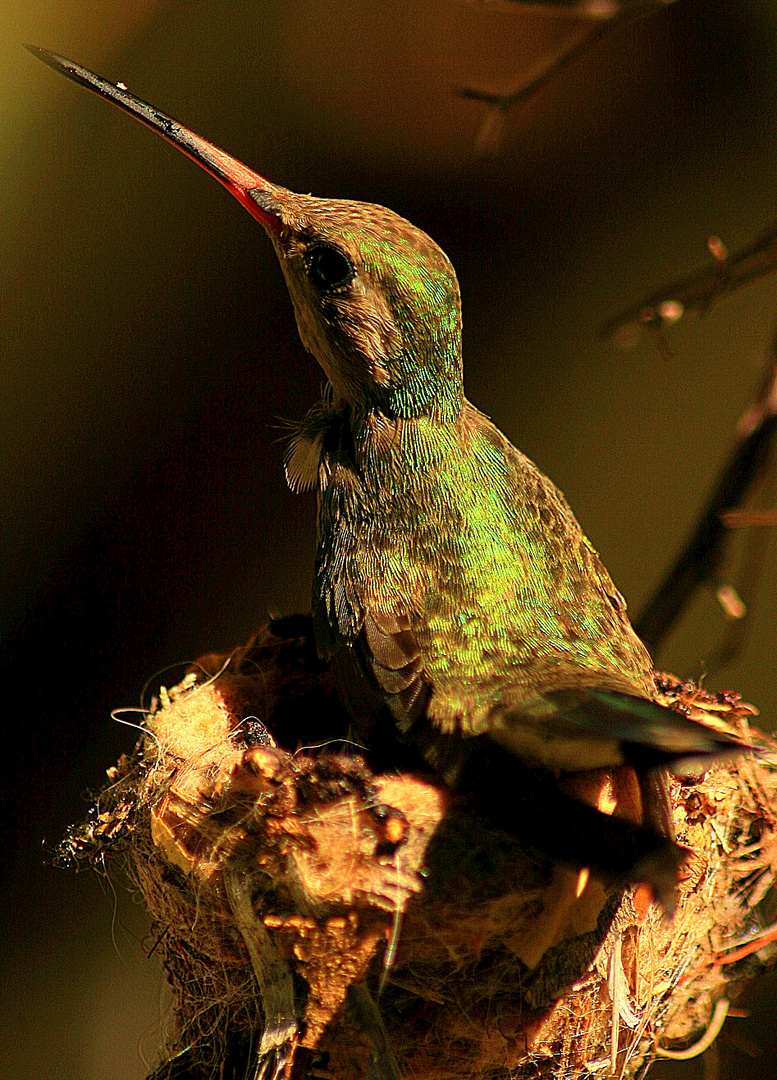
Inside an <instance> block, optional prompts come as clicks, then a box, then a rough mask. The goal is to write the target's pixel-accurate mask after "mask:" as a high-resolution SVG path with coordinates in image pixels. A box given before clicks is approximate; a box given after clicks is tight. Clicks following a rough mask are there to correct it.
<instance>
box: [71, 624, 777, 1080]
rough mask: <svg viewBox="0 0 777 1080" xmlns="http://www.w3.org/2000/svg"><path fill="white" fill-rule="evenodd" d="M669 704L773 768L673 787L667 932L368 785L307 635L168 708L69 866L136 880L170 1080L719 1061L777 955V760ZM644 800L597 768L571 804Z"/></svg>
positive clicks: (380, 786) (459, 815)
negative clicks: (740, 1008) (163, 999)
mask: <svg viewBox="0 0 777 1080" xmlns="http://www.w3.org/2000/svg"><path fill="white" fill-rule="evenodd" d="M658 688H659V692H660V696H661V700H662V701H663V702H664V703H665V704H667V705H672V706H675V707H677V708H679V709H681V710H683V711H684V712H686V713H687V714H688V715H689V716H690V717H692V718H693V719H696V720H699V721H701V722H703V723H706V724H709V725H712V726H715V727H718V728H721V729H723V730H726V731H729V732H732V733H734V734H736V735H737V736H738V737H739V738H743V739H745V740H747V741H749V742H751V743H752V745H753V746H754V747H756V748H758V752H756V753H755V754H753V755H746V756H742V757H740V758H738V759H736V760H734V761H730V762H726V763H724V764H720V765H717V766H716V767H714V768H711V769H710V770H709V771H708V772H707V773H706V774H704V775H703V776H701V777H697V778H694V779H690V778H686V779H675V778H673V779H672V781H671V783H672V800H673V804H674V812H675V820H676V827H677V837H678V841H679V842H680V843H681V844H683V845H685V846H686V847H688V848H689V849H691V851H692V856H691V858H690V860H689V863H688V865H687V867H686V873H685V877H684V880H683V881H682V882H681V884H680V899H679V905H678V910H677V914H676V916H675V918H674V921H673V922H672V923H669V922H667V921H666V920H665V919H663V918H662V916H661V914H660V912H659V911H657V910H656V908H655V905H651V903H650V899H651V898H650V895H649V893H647V892H646V890H645V889H644V887H638V888H637V889H635V890H634V889H632V890H627V891H625V892H624V891H623V889H618V888H615V887H613V886H610V887H606V886H605V885H604V884H602V883H601V882H600V881H597V880H595V879H594V878H592V877H591V876H590V875H588V873H587V872H586V871H585V870H582V871H581V870H579V869H572V868H567V867H562V866H558V865H553V864H552V863H551V862H550V861H548V860H547V859H544V858H543V857H541V856H539V855H536V854H532V853H531V852H528V851H527V850H526V849H525V847H522V846H521V845H520V844H519V843H518V842H517V841H516V840H515V839H514V838H512V837H511V836H509V835H507V834H505V833H503V832H501V831H499V830H498V829H496V828H495V827H494V826H493V824H490V823H489V822H487V821H484V820H483V819H481V818H480V817H479V816H478V814H477V807H473V806H471V805H467V804H466V803H462V802H461V801H457V799H455V798H454V797H453V796H452V795H451V794H450V792H448V791H446V790H445V789H444V788H442V787H441V786H439V785H437V784H435V782H434V781H433V780H431V779H430V778H428V777H422V776H418V775H410V774H405V773H402V772H397V771H396V770H393V771H388V770H386V771H383V772H375V771H373V770H371V769H370V768H369V767H368V765H367V764H366V762H365V760H364V758H363V757H361V756H360V754H359V748H357V747H353V746H351V745H349V744H348V743H347V742H346V741H344V739H345V735H346V733H347V727H348V721H347V717H346V716H345V715H344V714H343V712H342V709H341V707H340V705H339V703H338V700H337V697H336V694H335V691H334V687H333V685H332V683H331V681H330V677H329V675H328V672H327V671H326V669H325V668H324V667H323V666H322V665H321V664H320V663H319V662H318V661H317V659H316V657H315V652H314V649H313V647H312V644H311V635H310V625H309V621H308V620H307V619H306V618H304V617H302V616H299V617H293V618H291V619H286V620H282V621H279V622H276V623H274V624H271V627H269V628H266V629H264V630H263V631H260V632H259V634H257V635H256V637H255V638H254V639H253V640H252V641H251V642H250V643H249V644H248V646H246V647H245V648H244V649H241V650H239V651H238V652H236V653H234V654H232V655H231V656H230V657H220V658H219V657H209V658H205V659H204V660H202V661H200V662H199V664H198V665H196V667H195V668H194V669H192V670H191V671H190V672H189V673H188V674H187V676H186V677H185V678H184V680H183V681H182V682H181V683H180V685H178V686H177V687H175V688H174V689H172V690H170V691H165V690H164V689H163V690H162V691H161V692H160V695H159V699H158V701H156V702H155V703H154V705H153V707H152V709H151V710H150V711H149V713H148V715H147V716H146V718H145V724H144V727H145V733H144V735H143V737H142V738H141V740H140V742H139V744H138V746H137V747H136V750H135V752H134V754H133V755H132V756H131V757H123V758H122V759H121V761H120V762H119V765H118V766H117V767H115V768H112V769H110V770H109V778H110V786H109V787H107V788H106V789H105V790H104V791H103V792H102V794H101V795H100V796H99V799H98V800H97V802H96V805H95V807H94V808H93V811H92V813H91V816H90V818H89V820H88V821H87V822H86V823H85V824H84V825H81V826H78V827H75V828H74V829H73V830H72V831H71V833H70V835H69V837H68V839H67V841H66V842H65V850H66V852H67V854H69V855H70V856H71V857H75V858H76V859H77V860H78V861H82V862H83V861H86V862H88V863H90V864H93V865H98V866H102V865H103V864H104V863H105V861H106V860H107V859H109V858H110V857H111V856H114V855H115V856H117V857H118V858H120V859H123V862H124V865H125V866H126V868H127V870H128V872H129V874H130V877H131V878H132V880H133V881H134V883H135V885H136V886H137V888H138V889H139V890H140V892H141V893H142V896H143V899H144V901H145V904H146V906H147V908H148V912H149V915H150V918H151V921H152V926H153V931H154V948H153V951H154V952H156V954H157V955H159V956H160V957H161V958H162V962H163V964H164V967H165V970H166V972H167V976H168V979H169V981H170V984H171V987H172V989H173V992H174V995H175V1002H176V1016H175V1018H176V1031H175V1035H174V1036H173V1045H171V1046H170V1047H168V1048H167V1050H168V1053H167V1058H166V1061H165V1062H164V1064H162V1065H160V1066H159V1068H158V1069H157V1070H156V1071H155V1073H154V1074H153V1076H154V1080H173V1078H178V1080H184V1078H186V1080H216V1078H218V1080H228V1078H232V1080H259V1078H263V1080H270V1078H275V1077H278V1078H280V1077H290V1078H293V1080H357V1078H358V1080H362V1078H369V1080H399V1078H404V1080H465V1078H466V1080H486V1078H488V1080H497V1078H500V1080H508V1078H514V1080H522V1078H527V1080H528V1078H551V1077H552V1078H554V1080H561V1078H564V1080H573V1078H574V1080H583V1078H586V1077H596V1078H599V1077H608V1076H613V1077H619V1078H620V1077H636V1076H643V1075H644V1073H645V1071H646V1069H647V1067H648V1066H649V1064H650V1062H651V1061H653V1060H654V1059H655V1058H656V1057H657V1056H661V1055H664V1056H674V1057H690V1056H692V1055H693V1054H695V1053H698V1052H700V1051H701V1050H703V1049H704V1048H705V1046H707V1045H709V1044H710V1043H711V1042H712V1040H713V1039H714V1037H715V1035H716V1034H717V1031H719V1029H720V1027H721V1025H722V1022H723V1020H724V1019H725V1015H726V1011H727V1008H728V1002H729V1001H730V1000H733V999H734V998H735V996H736V994H737V992H738V991H739V990H740V989H741V988H742V987H743V986H744V983H745V982H746V981H748V980H749V979H751V978H752V977H753V976H754V975H755V974H758V973H760V972H762V971H763V970H764V968H765V967H766V966H767V965H768V964H769V963H770V961H771V959H772V957H773V955H774V953H775V951H776V950H777V946H776V945H775V942H774V938H775V936H777V935H775V934H771V933H770V932H769V929H768V924H769V923H770V922H771V912H772V911H773V908H774V904H773V902H772V894H771V890H772V886H773V882H774V877H775V856H777V818H776V817H775V813H774V811H773V809H772V808H773V807H774V805H775V791H776V790H777V771H776V765H775V762H776V760H777V759H775V757H774V744H773V743H771V742H770V741H769V740H768V739H767V738H766V737H765V736H763V735H762V734H760V733H759V732H757V731H755V730H753V729H752V728H751V727H750V718H751V716H752V715H753V713H754V711H755V710H753V709H752V708H751V707H750V706H748V705H746V704H744V703H743V702H742V701H741V700H740V698H739V697H738V696H737V695H735V694H722V695H721V694H709V693H705V692H704V691H702V690H700V689H698V688H697V687H695V686H693V685H692V684H688V683H680V682H679V681H678V680H676V679H674V678H672V677H671V676H660V677H659V680H658ZM631 788H633V776H632V775H631V774H630V771H629V770H627V769H622V770H613V771H606V770H602V771H600V772H597V773H589V774H585V775H584V776H583V777H582V778H581V780H580V782H579V784H578V792H577V793H578V796H579V797H583V798H586V799H587V801H589V802H591V803H592V804H594V805H596V806H598V807H599V808H600V809H602V810H605V811H607V812H609V813H613V812H615V813H618V812H623V806H624V804H625V803H626V802H627V801H628V798H629V797H630V795H629V792H630V790H631Z"/></svg>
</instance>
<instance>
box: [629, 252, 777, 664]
mask: <svg viewBox="0 0 777 1080" xmlns="http://www.w3.org/2000/svg"><path fill="white" fill-rule="evenodd" d="M775 253H776V254H777V247H775ZM737 431H738V433H739V439H738V441H737V443H736V444H735V446H734V448H733V450H732V452H731V454H730V456H729V459H728V461H727V462H726V464H725V466H724V468H723V471H722V473H721V475H720V477H719V478H718V481H717V483H716V484H715V487H714V488H713V490H712V493H711V495H710V497H709V499H708V500H707V504H706V506H705V507H704V509H703V510H702V512H701V514H700V515H699V518H698V520H697V522H696V525H695V526H694V528H693V530H692V532H691V535H690V537H689V539H688V541H687V542H686V544H685V546H684V547H683V549H682V551H681V552H680V554H679V555H678V557H677V559H676V560H675V562H674V565H673V566H672V568H671V569H670V570H669V573H668V574H667V575H666V577H665V578H664V580H663V581H662V582H661V584H660V585H659V586H658V588H657V589H656V591H655V593H654V594H653V596H652V597H651V599H650V600H649V601H648V603H647V605H646V607H645V609H644V611H643V612H642V613H641V615H640V616H639V618H638V619H637V621H636V623H635V629H636V631H637V633H638V634H639V636H640V637H641V638H642V640H643V641H644V642H645V644H646V645H647V646H648V648H649V649H650V650H651V652H652V653H653V655H654V656H655V655H656V654H657V653H658V652H659V651H660V649H661V647H662V645H663V644H664V642H665V640H666V638H667V636H668V634H669V632H670V631H671V629H672V627H673V626H674V625H675V623H676V621H677V619H678V618H679V617H680V615H681V614H682V612H683V611H684V610H685V608H686V607H687V606H688V604H689V603H690V601H691V599H692V598H693V596H694V594H695V592H696V590H697V589H698V588H699V587H700V586H701V585H709V584H713V583H715V580H716V577H717V574H718V571H719V569H720V567H721V565H722V563H723V560H724V558H725V555H726V551H727V548H728V543H729V540H730V538H731V536H732V529H731V524H730V523H731V521H732V514H733V513H735V512H739V511H740V510H741V507H742V506H743V505H744V503H745V501H746V500H747V498H748V497H749V495H750V494H751V492H752V491H753V489H754V488H755V487H756V485H757V484H758V482H759V480H761V478H762V477H763V476H764V475H765V473H766V470H767V467H768V465H769V461H770V457H771V450H772V446H773V444H774V441H775V433H776V432H777V335H775V337H774V339H773V341H772V347H771V352H770V356H769V362H768V365H767V367H766V371H765V372H764V375H763V377H762V379H761V382H760V384H759V387H758V390H757V391H756V394H755V395H754V397H753V400H752V402H751V403H750V405H748V407H747V409H746V410H745V412H744V413H743V415H742V417H741V418H740V421H739V423H738V425H737ZM734 520H736V519H734ZM755 544H756V545H758V541H757V540H756V541H755ZM759 546H760V547H761V548H763V544H762V543H761V544H760V545H759ZM753 550H755V548H753ZM751 554H752V552H751ZM762 554H763V551H762V550H761V551H759V552H758V558H757V559H756V560H755V565H753V559H752V558H751V559H748V566H747V571H746V576H747V578H748V583H749V585H750V586H751V587H752V586H753V585H754V579H755V577H757V576H758V574H757V570H758V568H760V562H761V555H762ZM734 596H735V594H734ZM735 599H736V596H735ZM732 613H733V610H732ZM738 633H741V631H738ZM735 636H736V635H735ZM732 642H733V639H732ZM732 642H729V644H728V647H727V648H726V647H724V649H722V650H721V653H720V654H719V656H718V666H720V664H721V663H722V662H723V659H724V658H725V659H731V656H732V655H733V654H732Z"/></svg>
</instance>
